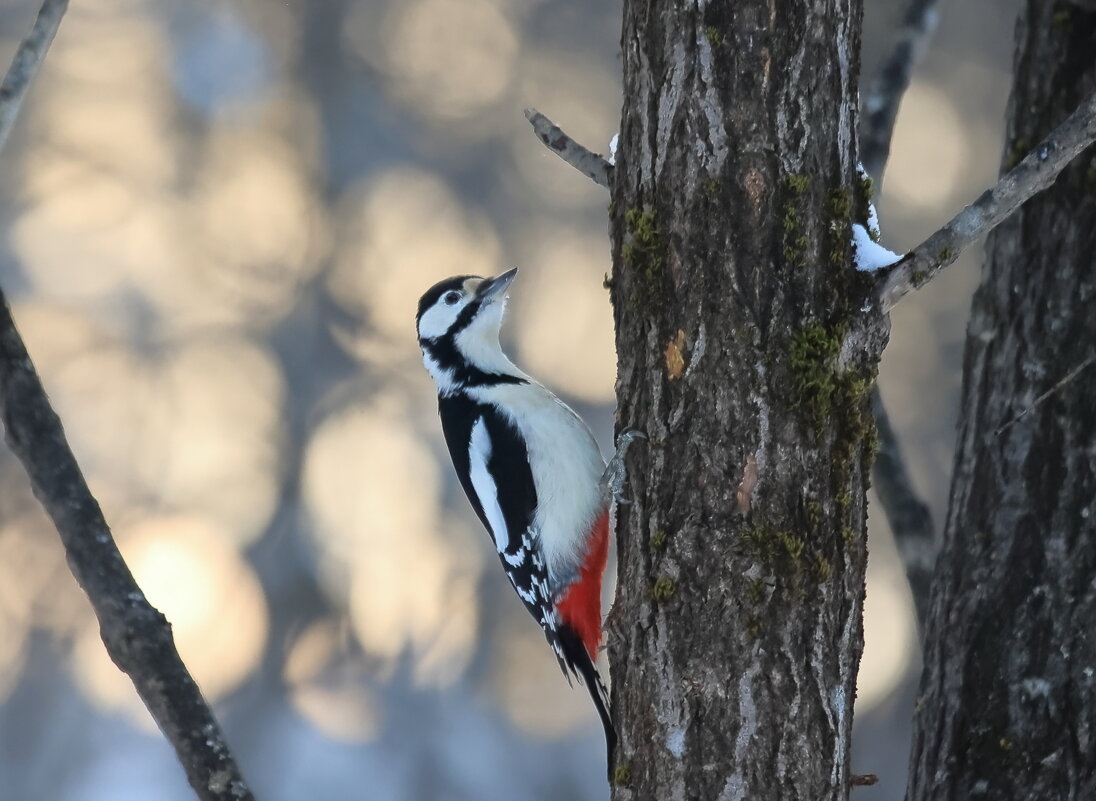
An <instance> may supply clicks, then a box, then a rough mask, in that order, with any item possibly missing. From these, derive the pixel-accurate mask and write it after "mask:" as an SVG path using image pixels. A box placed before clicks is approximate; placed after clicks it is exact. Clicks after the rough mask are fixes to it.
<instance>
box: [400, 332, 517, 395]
mask: <svg viewBox="0 0 1096 801" xmlns="http://www.w3.org/2000/svg"><path fill="white" fill-rule="evenodd" d="M454 337H455V334H446V335H445V336H442V337H438V338H437V339H421V340H419V344H420V345H421V346H422V349H423V351H425V352H426V354H427V355H428V356H430V358H432V359H433V360H434V361H435V362H437V363H438V366H439V367H441V368H442V369H443V370H448V371H449V372H450V374H451V380H452V382H453V383H454V384H456V385H458V386H460V387H485V386H494V385H496V384H526V383H528V381H526V380H525V379H524V378H522V377H521V376H516V375H507V374H506V373H489V372H487V371H486V370H481V369H479V368H478V367H476V366H474V365H471V364H469V363H468V362H467V361H466V360H465V359H464V357H463V356H461V355H460V352H459V351H458V350H457V344H456V340H455V339H454Z"/></svg>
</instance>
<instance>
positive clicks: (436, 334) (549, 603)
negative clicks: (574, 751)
mask: <svg viewBox="0 0 1096 801" xmlns="http://www.w3.org/2000/svg"><path fill="white" fill-rule="evenodd" d="M516 274H517V270H510V271H509V272H505V273H503V274H502V275H499V276H498V277H496V278H489V279H483V278H478V277H475V276H467V275H460V276H456V277H453V278H448V279H446V280H444V281H442V282H440V283H438V284H435V285H434V286H432V287H431V288H430V289H429V290H428V291H427V292H426V294H424V295H423V296H422V298H421V300H420V301H419V310H418V318H417V325H418V335H419V346H420V347H421V348H422V357H423V362H424V364H425V365H426V369H427V370H428V371H429V373H430V375H431V376H432V377H433V379H434V382H435V383H436V384H437V387H438V409H439V412H440V414H441V425H442V430H443V431H444V433H445V442H446V444H447V445H448V446H449V455H450V456H451V457H452V459H453V467H455V468H456V471H457V476H458V478H459V479H460V483H461V486H462V487H464V492H465V494H466V495H467V496H468V500H469V501H470V502H471V504H472V508H473V509H474V510H475V512H476V514H477V515H478V516H479V519H480V521H481V522H482V523H483V525H484V527H485V528H486V529H487V531H488V533H489V534H490V535H491V536H492V537H493V538H494V541H495V547H496V549H497V550H498V554H499V560H500V561H501V563H502V569H503V570H504V571H505V572H506V575H507V577H508V578H509V579H510V583H511V584H513V585H514V589H515V590H517V593H518V595H519V596H520V597H521V600H522V601H523V602H524V603H525V608H526V609H528V610H529V612H530V614H532V616H533V617H534V618H535V619H536V621H537V623H539V624H540V627H541V628H542V629H543V630H544V636H545V637H546V638H547V640H548V644H549V645H550V646H551V647H552V650H553V651H555V655H556V659H558V660H559V665H560V668H561V669H562V670H563V672H564V675H566V676H568V680H569V679H570V675H571V674H573V675H575V676H577V677H578V678H579V680H580V681H581V682H583V683H584V684H585V685H586V687H587V689H588V690H589V691H590V697H591V698H592V699H593V701H594V706H595V707H597V712H598V715H599V716H600V717H601V722H602V725H603V726H604V728H605V742H606V748H607V749H608V757H609V765H610V766H611V765H612V764H613V761H612V760H613V748H614V746H615V743H616V734H615V732H614V729H613V721H612V718H611V716H610V714H609V697H608V692H607V691H606V689H605V685H604V684H603V683H602V681H601V676H600V675H599V674H598V670H597V652H598V646H599V645H600V644H601V580H602V575H603V573H604V571H605V562H606V558H607V555H608V547H609V500H610V493H609V492H607V491H606V489H605V487H604V485H603V483H602V475H603V472H604V471H605V461H604V459H602V457H601V451H600V450H599V449H598V446H597V443H596V442H595V441H594V437H593V435H592V434H591V433H590V429H589V428H587V427H586V424H585V423H584V422H582V420H581V419H580V418H579V416H578V415H577V414H575V413H574V412H573V411H572V410H571V409H570V408H569V407H568V406H567V405H566V404H565V403H563V401H561V400H560V399H559V398H557V397H556V396H555V395H553V394H552V393H551V392H550V391H549V390H548V389H547V388H545V387H544V386H543V385H542V384H540V383H538V382H537V381H536V380H535V379H533V378H531V377H529V376H528V375H526V374H525V373H523V372H522V371H521V370H519V369H518V368H517V367H515V366H514V364H513V362H511V361H510V359H508V358H507V357H506V354H505V353H503V352H502V348H501V347H500V345H499V328H500V327H501V325H502V316H503V312H504V310H505V307H506V300H507V290H508V289H509V287H510V283H511V282H512V281H513V280H514V276H515V275H516Z"/></svg>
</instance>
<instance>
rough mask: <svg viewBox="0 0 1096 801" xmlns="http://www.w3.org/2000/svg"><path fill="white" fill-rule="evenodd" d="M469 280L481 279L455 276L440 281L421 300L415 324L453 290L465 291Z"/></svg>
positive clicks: (471, 276)
mask: <svg viewBox="0 0 1096 801" xmlns="http://www.w3.org/2000/svg"><path fill="white" fill-rule="evenodd" d="M469 278H479V276H478V275H454V276H453V277H452V278H446V279H445V280H444V281H438V283H436V284H434V285H433V286H432V287H430V288H429V289H428V290H426V292H425V293H424V294H423V296H422V297H421V298H419V311H418V314H416V315H415V322H416V323H418V321H419V320H421V319H422V316H423V315H424V314H425V313H426V310H427V309H429V308H430V307H431V306H433V305H434V304H435V303H437V302H438V299H439V298H440V297H441V296H442V295H444V294H445V293H446V292H448V291H450V290H451V289H456V290H458V291H460V292H463V291H464V282H465V281H467V280H468V279H469Z"/></svg>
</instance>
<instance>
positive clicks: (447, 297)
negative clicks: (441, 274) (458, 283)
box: [441, 292, 460, 306]
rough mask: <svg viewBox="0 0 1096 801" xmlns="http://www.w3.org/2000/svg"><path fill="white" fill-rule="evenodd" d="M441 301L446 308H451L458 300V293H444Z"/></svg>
mask: <svg viewBox="0 0 1096 801" xmlns="http://www.w3.org/2000/svg"><path fill="white" fill-rule="evenodd" d="M441 299H442V300H444V301H445V305H446V306H452V305H453V304H454V303H456V302H457V301H459V300H460V292H446V293H445V294H444V295H442V298H441Z"/></svg>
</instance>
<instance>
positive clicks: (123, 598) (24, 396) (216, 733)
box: [0, 0, 253, 801]
mask: <svg viewBox="0 0 1096 801" xmlns="http://www.w3.org/2000/svg"><path fill="white" fill-rule="evenodd" d="M67 5H68V3H67V0H45V2H44V3H43V5H42V8H41V11H40V12H39V14H38V19H37V21H36V22H35V24H34V28H33V29H32V30H31V32H30V34H29V35H28V36H27V38H26V39H25V40H24V41H23V42H22V44H21V45H20V46H19V49H18V51H17V52H16V54H15V59H14V60H13V62H12V65H11V69H10V70H9V71H8V73H7V75H6V76H5V78H4V82H3V84H0V147H2V146H3V144H4V142H5V141H6V139H7V137H8V134H9V133H10V132H11V129H12V126H13V125H14V123H15V119H16V117H17V116H18V114H19V107H20V105H21V104H22V102H23V98H24V97H25V96H26V93H27V88H28V87H29V86H30V83H31V81H32V79H33V78H34V75H35V73H36V72H37V71H38V67H39V65H40V64H41V63H42V59H43V58H44V56H45V53H46V50H47V49H48V48H49V44H50V42H51V41H52V40H53V37H54V34H56V32H57V27H58V25H59V24H60V22H61V18H62V16H63V15H64V13H65V9H66V6H67ZM0 421H2V422H3V425H4V430H5V432H6V434H7V441H8V445H9V447H10V448H11V450H12V453H14V454H15V456H16V457H17V458H18V459H19V461H20V462H22V464H23V467H24V469H25V470H26V471H27V475H28V476H29V478H30V483H31V488H32V489H33V490H34V494H35V496H36V497H37V498H38V500H39V501H40V502H41V504H42V506H43V507H44V508H45V510H46V512H47V513H48V514H49V516H50V517H51V518H52V519H53V523H54V525H55V526H56V527H57V532H58V533H59V534H60V535H61V542H62V543H63V544H64V546H65V553H66V555H67V557H68V563H69V568H70V569H71V570H72V574H73V575H74V576H75V577H76V581H77V582H79V584H80V586H81V587H82V588H83V589H84V592H85V593H87V596H88V599H89V600H90V601H91V605H92V607H93V608H94V610H95V615H96V617H97V618H98V620H99V631H100V634H101V636H102V638H103V643H104V645H106V649H107V653H109V654H110V658H111V659H112V660H114V663H115V664H116V665H117V666H118V667H119V668H120V669H121V670H122V671H123V672H125V673H127V674H128V675H129V677H130V679H132V681H133V684H134V686H135V687H136V688H137V692H138V694H139V695H140V696H141V699H142V700H143V701H144V703H145V706H147V707H148V710H149V712H151V713H152V717H153V718H154V719H155V721H156V723H157V725H159V727H160V729H161V731H163V733H164V735H165V736H166V737H167V738H168V740H169V741H170V742H171V744H172V745H173V746H174V748H175V753H176V754H177V755H178V757H179V761H180V762H181V763H182V765H183V769H184V770H185V771H186V775H187V779H188V780H189V781H190V785H191V787H193V788H194V791H195V792H196V793H197V795H198V797H199V798H201V799H202V800H203V801H249V800H250V799H253V796H252V794H251V791H250V790H249V789H248V787H247V785H246V784H245V782H244V780H243V777H242V776H241V775H240V771H239V768H237V767H236V763H235V761H234V760H233V758H232V754H231V753H230V752H229V750H228V746H227V745H226V743H225V740H224V736H223V735H222V734H221V730H220V727H219V726H218V725H217V721H216V720H215V719H214V717H213V713H212V712H211V711H210V709H209V706H208V705H207V704H206V702H205V699H203V698H202V694H201V691H200V690H199V689H198V686H197V685H196V684H195V683H194V679H193V678H191V676H190V674H189V673H188V672H187V669H186V667H185V666H184V665H183V662H182V660H181V659H180V658H179V652H178V651H177V650H176V648H175V643H174V640H173V639H172V636H171V626H170V624H169V623H168V622H167V620H166V619H165V618H164V616H163V615H162V614H160V613H159V612H158V611H157V610H156V609H155V608H153V606H152V605H151V604H149V602H148V601H147V600H146V599H145V596H144V593H143V592H141V588H140V587H139V586H137V582H136V581H134V579H133V575H132V574H131V573H130V571H129V567H128V566H127V565H126V563H125V561H124V560H123V559H122V555H121V553H120V552H119V551H118V546H117V545H116V544H115V542H114V538H113V536H111V533H110V528H109V527H108V526H107V523H106V520H105V519H104V518H103V513H102V510H101V509H100V508H99V504H98V502H97V501H96V500H95V498H94V497H92V494H91V491H90V490H89V489H88V486H87V482H86V481H85V480H84V476H83V474H82V473H81V472H80V467H79V465H77V463H76V458H75V457H74V456H73V454H72V450H71V449H70V448H69V445H68V441H67V440H66V439H65V432H64V430H63V429H62V427H61V421H60V419H59V418H58V417H57V414H56V413H55V412H54V411H53V408H52V407H51V406H50V403H49V399H48V398H47V397H46V393H45V390H44V389H43V388H42V382H41V380H40V379H39V378H38V373H37V371H36V370H35V369H34V365H33V363H32V362H31V360H30V356H29V355H28V354H27V349H26V346H25V345H24V344H23V339H22V337H20V336H19V332H18V330H16V327H15V322H14V320H13V319H12V316H11V310H10V309H9V308H8V304H7V300H6V299H5V298H4V295H3V293H2V292H0Z"/></svg>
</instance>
